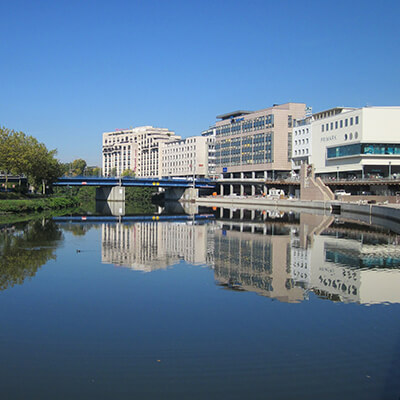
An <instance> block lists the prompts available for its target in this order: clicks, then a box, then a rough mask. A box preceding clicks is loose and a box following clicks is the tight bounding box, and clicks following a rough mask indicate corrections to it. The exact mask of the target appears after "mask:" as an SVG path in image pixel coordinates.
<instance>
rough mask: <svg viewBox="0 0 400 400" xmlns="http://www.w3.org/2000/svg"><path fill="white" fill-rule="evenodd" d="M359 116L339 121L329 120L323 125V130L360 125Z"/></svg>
mask: <svg viewBox="0 0 400 400" xmlns="http://www.w3.org/2000/svg"><path fill="white" fill-rule="evenodd" d="M358 123H359V117H358V115H356V116H355V117H350V118H345V119H341V120H337V121H332V122H328V123H326V124H322V125H321V132H328V131H333V130H334V129H340V128H343V127H344V128H346V127H347V126H352V125H358Z"/></svg>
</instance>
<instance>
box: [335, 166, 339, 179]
mask: <svg viewBox="0 0 400 400" xmlns="http://www.w3.org/2000/svg"><path fill="white" fill-rule="evenodd" d="M336 180H337V181H338V180H339V167H338V166H337V167H336Z"/></svg>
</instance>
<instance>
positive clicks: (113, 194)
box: [53, 176, 216, 201]
mask: <svg viewBox="0 0 400 400" xmlns="http://www.w3.org/2000/svg"><path fill="white" fill-rule="evenodd" d="M53 185H54V186H95V187H96V199H97V200H108V201H124V200H125V187H155V188H162V189H164V190H165V197H166V199H168V200H178V199H180V198H181V197H182V196H185V197H186V198H187V199H188V198H194V197H196V193H197V191H198V190H199V189H203V190H213V189H215V186H216V183H215V182H213V181H211V180H209V179H202V178H196V179H194V180H193V179H172V178H132V177H94V176H73V177H71V176H63V177H61V178H59V179H58V180H57V181H56V182H55V183H54V184H53Z"/></svg>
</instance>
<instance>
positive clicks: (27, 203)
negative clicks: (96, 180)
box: [0, 197, 79, 220]
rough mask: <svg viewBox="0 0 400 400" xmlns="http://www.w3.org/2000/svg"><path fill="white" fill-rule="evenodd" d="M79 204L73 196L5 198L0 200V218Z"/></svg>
mask: <svg viewBox="0 0 400 400" xmlns="http://www.w3.org/2000/svg"><path fill="white" fill-rule="evenodd" d="M77 205H79V202H78V201H77V199H76V198H73V197H43V198H38V199H5V200H0V220H1V219H2V217H3V216H5V215H9V214H25V213H32V212H42V211H46V210H58V209H62V208H71V207H76V206H77Z"/></svg>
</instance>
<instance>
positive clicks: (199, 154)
mask: <svg viewBox="0 0 400 400" xmlns="http://www.w3.org/2000/svg"><path fill="white" fill-rule="evenodd" d="M213 151H214V152H215V136H193V137H189V138H186V139H181V140H179V141H175V142H169V143H163V144H162V146H161V167H160V170H161V176H163V177H182V178H190V177H200V178H208V177H210V176H211V175H212V174H213V173H214V174H215V163H214V164H213V162H212V161H213V160H212V158H210V157H209V155H210V152H211V154H212V152H213ZM211 157H212V156H211ZM209 162H211V164H209Z"/></svg>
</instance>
